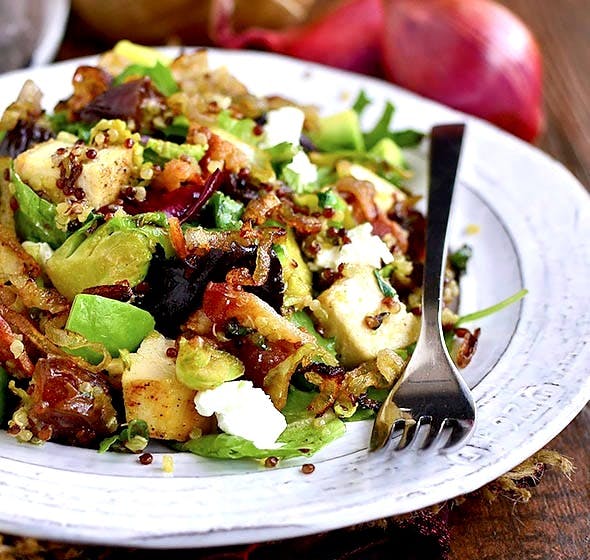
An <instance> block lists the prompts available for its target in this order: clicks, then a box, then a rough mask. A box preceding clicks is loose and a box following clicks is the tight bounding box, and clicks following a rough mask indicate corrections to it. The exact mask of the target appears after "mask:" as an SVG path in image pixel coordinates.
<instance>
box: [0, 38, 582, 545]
mask: <svg viewBox="0 0 590 560" xmlns="http://www.w3.org/2000/svg"><path fill="white" fill-rule="evenodd" d="M190 48H191V47H187V49H190ZM172 49H176V48H172ZM169 50H170V49H169ZM207 50H208V51H210V52H212V53H215V54H216V56H221V57H225V56H228V55H229V57H235V56H237V57H241V56H247V57H251V56H253V55H255V56H256V57H260V56H262V57H270V58H273V59H274V58H278V59H280V60H283V59H287V60H290V61H291V63H295V64H296V65H297V66H300V67H309V68H311V69H312V70H313V71H317V72H321V73H324V72H328V73H334V74H341V75H349V76H352V77H354V78H355V79H358V78H359V77H360V76H358V75H356V74H353V73H349V72H345V71H340V70H336V69H333V68H328V67H325V66H322V65H318V64H314V63H309V62H305V61H297V60H295V59H291V58H288V57H282V56H280V55H276V54H272V53H253V52H251V51H223V50H219V49H209V48H208V49H207ZM92 60H96V57H83V58H80V59H72V60H67V61H63V62H60V63H57V65H59V66H69V65H75V64H79V63H84V62H87V61H92ZM55 66H56V65H55V64H54V65H47V66H44V67H40V68H53V67H55ZM38 69H39V68H35V69H26V70H18V71H15V72H11V73H10V74H11V75H12V74H17V75H26V74H30V73H31V72H33V73H35V71H37V70H38ZM6 75H7V74H5V75H2V76H0V81H2V79H3V78H4V77H5V76H6ZM362 78H363V79H366V80H367V82H368V83H372V82H375V83H379V84H381V85H382V86H387V87H388V88H392V90H394V91H401V92H403V94H404V95H409V96H411V97H413V98H415V99H416V100H418V101H420V102H423V103H427V104H430V105H432V106H433V107H439V108H444V110H445V111H448V110H449V109H448V108H446V107H444V106H442V105H440V104H438V103H436V102H433V101H430V100H427V99H425V98H422V97H420V96H417V95H415V94H413V93H410V92H407V91H406V90H402V89H401V88H399V87H398V86H395V85H393V84H388V83H386V82H383V81H381V80H378V79H375V78H368V77H362ZM453 112H454V113H455V114H456V115H461V113H459V112H457V111H454V110H453ZM461 116H462V117H463V118H464V119H465V120H467V121H468V122H470V123H471V122H473V123H475V124H476V126H477V127H482V128H481V130H483V131H484V132H485V131H493V134H494V135H496V134H498V133H500V134H501V137H504V138H507V139H509V140H507V141H509V142H517V143H519V144H520V146H521V148H520V149H523V148H525V149H526V150H530V153H531V154H533V153H534V157H538V156H539V155H540V156H542V158H543V159H549V160H551V161H553V163H554V164H557V165H558V166H559V168H560V172H563V171H565V172H567V173H568V174H569V175H570V179H572V180H570V181H568V187H567V188H568V189H571V193H572V197H574V198H578V197H579V199H580V200H583V201H584V202H583V203H582V204H585V205H586V211H587V209H588V208H590V198H589V197H588V193H587V191H586V190H585V189H584V187H583V185H582V184H581V183H580V182H579V180H577V179H576V178H575V177H574V176H573V174H572V173H571V172H570V171H569V170H567V168H565V166H563V165H562V164H560V163H559V162H557V161H556V160H555V159H554V158H552V157H551V156H549V155H548V154H545V153H543V152H541V151H540V150H538V149H536V148H533V147H532V146H530V145H528V144H525V143H524V142H522V141H520V140H518V139H516V138H514V137H513V136H511V135H510V134H508V133H506V132H504V131H501V130H499V129H496V128H495V127H493V126H492V125H489V124H488V123H484V122H483V121H480V120H479V119H476V118H474V117H470V116H467V115H461ZM575 185H577V187H579V189H578V190H577V191H576V189H575V188H574V186H575ZM583 195H585V198H584V197H583ZM492 208H493V209H494V210H496V209H495V207H492ZM511 240H512V238H511ZM512 241H514V240H512ZM516 248H518V243H516ZM521 265H522V263H521V262H520V259H519V266H521ZM520 315H522V314H520ZM520 320H521V317H520V316H519V321H520ZM517 329H518V326H517ZM478 387H479V385H477V386H476V387H475V389H474V393H475V395H476V397H477V395H478V393H479V392H480V391H478ZM581 388H582V389H583V390H581V391H580V392H579V393H577V395H575V396H574V398H573V401H570V402H569V403H568V404H569V406H568V407H567V411H566V410H563V411H561V414H559V415H558V416H557V417H556V418H557V421H556V419H555V418H553V420H552V422H551V424H549V426H550V429H545V430H544V431H543V432H541V433H537V434H534V435H533V436H532V437H531V438H530V439H529V441H528V445H524V446H522V447H521V451H520V454H519V456H520V455H523V454H525V453H526V456H524V457H522V458H519V459H518V460H516V459H515V458H514V457H511V456H509V455H508V456H506V457H504V458H503V461H501V462H500V463H497V464H496V469H495V472H497V476H500V475H501V474H504V473H505V472H507V471H508V470H510V469H511V468H513V467H514V466H515V465H517V464H518V463H520V462H521V460H523V459H524V458H526V457H528V456H529V455H531V454H532V453H534V452H535V451H537V450H538V449H540V448H541V447H543V446H544V445H545V444H546V443H548V442H549V441H550V440H551V439H553V437H555V436H556V435H557V434H558V433H559V432H560V431H562V430H563V429H564V428H565V427H566V426H567V425H568V424H569V423H570V422H571V420H572V419H573V418H574V417H575V416H576V415H577V414H578V413H579V412H580V411H581V410H582V409H583V408H584V406H585V404H586V402H587V401H588V399H589V398H590V380H587V381H586V383H585V385H583V386H582V387H581ZM359 453H360V452H359ZM5 461H6V459H4V458H0V472H2V470H3V466H4V464H5ZM48 468H50V467H48ZM293 468H294V467H293ZM285 470H287V469H285ZM489 470H491V469H490V468H488V469H486V470H485V472H486V473H488V471H489ZM500 471H501V472H500ZM471 476H473V475H471ZM497 476H494V477H493V478H490V479H489V480H487V482H489V481H490V480H493V479H494V478H496V477H497ZM488 477H489V474H488V475H486V476H484V477H482V478H488ZM160 480H163V479H160ZM487 482H483V484H485V483H487ZM481 486H482V482H481V480H480V479H477V478H476V479H474V480H470V485H467V490H465V491H467V492H469V491H473V490H476V489H477V488H479V487H481ZM1 487H2V486H1V483H0V488H1ZM465 491H463V492H461V493H464V492H465ZM426 501H429V500H426ZM416 503H418V504H421V503H422V502H420V501H419V500H417V502H416ZM427 505H431V503H428V504H426V503H424V504H423V505H418V507H417V508H412V511H413V510H414V509H419V508H420V507H426V506H427ZM357 517H358V515H357ZM361 517H364V519H355V520H353V521H352V523H357V522H361V521H363V520H365V521H368V520H369V519H374V518H376V517H371V516H369V517H366V515H361ZM345 518H346V519H347V520H348V522H347V523H346V524H351V523H349V522H350V520H351V519H352V517H351V516H350V515H347V516H345ZM342 519H343V517H342V516H341V517H339V519H338V521H334V522H333V523H332V524H330V523H325V522H324V523H323V524H322V525H321V527H319V530H330V529H335V528H338V527H341V526H343V524H342V522H341V521H342ZM302 527H304V529H303V530H301V528H302ZM11 528H12V529H13V531H12V532H14V531H18V532H19V533H21V534H28V535H30V536H35V537H38V538H47V537H49V538H57V539H59V540H67V541H69V542H84V543H93V544H118V545H129V544H131V545H133V546H140V547H154V548H176V547H183V546H187V544H188V545H190V546H212V545H219V544H228V543H230V542H231V543H232V544H239V543H246V542H254V541H259V540H261V535H260V529H259V530H258V531H255V530H253V529H252V528H248V529H247V533H248V534H243V535H242V537H243V538H241V539H238V540H236V539H231V540H227V535H234V536H235V535H238V534H242V533H240V529H239V528H238V529H236V528H232V529H230V530H229V531H225V530H224V529H219V528H218V529H216V530H213V532H209V531H207V532H206V533H205V535H204V533H203V532H202V531H192V532H188V533H184V534H183V536H181V537H178V538H177V543H178V544H172V543H171V542H170V538H171V536H170V535H168V536H167V537H164V539H163V540H160V539H157V538H154V535H152V536H151V537H150V536H146V535H143V536H141V535H136V536H135V540H131V541H130V540H129V539H124V540H116V541H108V540H107V541H106V542H105V539H104V535H103V537H101V536H100V535H98V534H96V535H95V537H94V538H89V535H84V536H81V537H80V539H78V538H77V537H76V530H75V528H70V529H68V528H66V533H65V534H64V532H63V531H64V526H62V525H60V524H59V523H58V524H57V525H56V526H55V532H53V531H52V530H51V529H49V530H47V529H48V528H47V526H46V527H45V529H43V528H39V530H38V531H37V530H36V528H35V529H32V530H28V529H27V524H26V520H25V521H24V522H23V525H21V523H20V522H19V521H17V520H14V521H13V522H10V521H8V522H7V521H6V520H4V519H0V529H1V530H6V531H7V532H11ZM261 529H263V530H264V532H265V536H264V538H263V539H262V540H267V539H268V538H273V539H274V538H289V537H292V536H297V535H304V534H310V533H314V532H317V530H318V526H309V525H305V524H303V525H297V526H292V525H280V526H277V527H274V526H273V527H265V528H261ZM268 535H270V537H269V536H268ZM204 536H205V537H206V538H204ZM166 539H168V540H166Z"/></svg>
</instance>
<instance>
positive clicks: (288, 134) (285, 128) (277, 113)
mask: <svg viewBox="0 0 590 560" xmlns="http://www.w3.org/2000/svg"><path fill="white" fill-rule="evenodd" d="M304 120H305V114H304V113H303V111H302V110H301V109H298V108H297V107H281V108H279V109H274V110H272V111H269V112H268V113H267V114H266V124H265V125H264V139H263V140H262V142H261V144H260V147H261V148H272V147H273V146H276V145H278V144H281V143H283V142H288V143H289V144H294V145H295V146H299V138H300V137H301V131H302V130H303V121H304Z"/></svg>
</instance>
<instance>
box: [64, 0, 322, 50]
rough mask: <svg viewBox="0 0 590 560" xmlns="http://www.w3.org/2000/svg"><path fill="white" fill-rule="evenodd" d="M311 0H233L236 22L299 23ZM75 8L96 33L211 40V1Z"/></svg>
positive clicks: (117, 2)
mask: <svg viewBox="0 0 590 560" xmlns="http://www.w3.org/2000/svg"><path fill="white" fill-rule="evenodd" d="M314 3H315V0H235V7H236V11H235V14H234V25H235V26H236V27H237V28H239V29H241V28H244V27H250V26H253V25H257V26H261V27H270V28H282V27H287V26H289V25H294V24H297V23H301V21H303V20H304V19H305V18H306V17H307V15H308V13H309V10H310V8H311V7H312V5H313V4H314ZM72 6H73V10H74V11H75V12H76V14H77V15H78V16H79V17H80V18H81V19H82V20H83V21H84V22H85V23H86V24H88V25H89V26H90V27H91V28H92V29H93V31H94V32H95V33H96V35H97V36H99V37H102V38H106V39H109V40H111V41H117V40H119V39H129V40H130V41H135V42H138V43H146V44H157V45H161V44H166V43H170V42H181V43H185V44H191V45H197V44H199V45H203V44H208V43H209V42H210V40H209V36H208V32H207V19H208V15H209V9H210V0H198V1H195V0H165V1H164V0H134V1H133V2H122V1H121V0H73V1H72Z"/></svg>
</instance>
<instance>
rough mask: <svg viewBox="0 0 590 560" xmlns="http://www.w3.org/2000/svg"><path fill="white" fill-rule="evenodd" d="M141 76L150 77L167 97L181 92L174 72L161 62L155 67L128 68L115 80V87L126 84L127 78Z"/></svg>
mask: <svg viewBox="0 0 590 560" xmlns="http://www.w3.org/2000/svg"><path fill="white" fill-rule="evenodd" d="M135 76H137V77H139V76H148V77H149V78H150V79H151V80H152V82H153V84H154V86H156V88H157V89H158V90H160V92H161V93H163V94H164V95H166V96H169V95H172V94H173V93H176V92H177V91H179V87H178V84H177V83H176V80H175V79H174V77H173V76H172V71H171V70H170V68H168V67H167V66H164V65H163V64H162V63H161V62H160V61H158V62H156V64H155V65H154V66H143V65H142V64H131V65H130V66H127V68H125V70H123V72H121V73H120V74H119V75H118V76H117V77H116V78H115V79H114V80H113V85H114V86H118V85H120V84H122V83H123V82H125V80H127V78H131V77H135Z"/></svg>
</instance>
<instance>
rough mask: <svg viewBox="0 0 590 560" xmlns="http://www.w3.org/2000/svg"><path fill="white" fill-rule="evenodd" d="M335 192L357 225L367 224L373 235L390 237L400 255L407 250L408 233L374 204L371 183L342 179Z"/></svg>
mask: <svg viewBox="0 0 590 560" xmlns="http://www.w3.org/2000/svg"><path fill="white" fill-rule="evenodd" d="M336 190H337V191H338V193H339V194H340V195H342V197H343V198H344V199H345V200H346V202H348V203H349V204H350V205H351V206H352V212H353V216H354V218H355V220H356V221H357V222H358V223H359V224H360V223H363V222H369V223H370V224H371V225H372V226H373V233H374V234H375V235H378V236H379V237H385V236H386V235H392V236H393V238H394V239H395V244H396V246H397V247H398V248H399V250H400V251H401V252H402V253H405V252H406V251H407V250H408V232H407V231H406V230H405V229H404V228H403V227H402V226H401V225H400V224H398V223H397V222H395V221H394V220H391V219H390V218H388V217H387V215H386V214H385V213H384V212H383V211H382V210H380V209H379V208H378V206H377V204H375V187H374V186H373V184H372V183H370V182H368V181H359V180H358V179H354V178H353V177H342V178H341V179H340V180H339V181H338V183H336Z"/></svg>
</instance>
